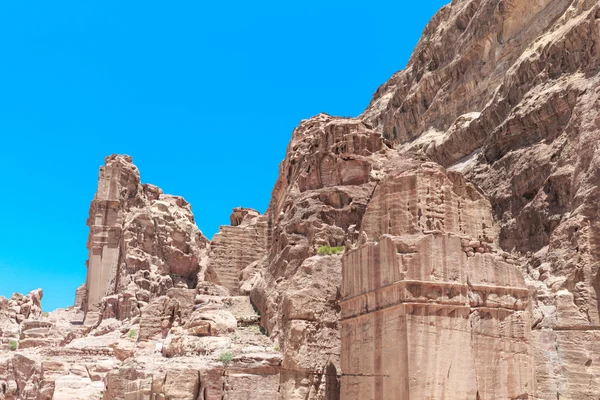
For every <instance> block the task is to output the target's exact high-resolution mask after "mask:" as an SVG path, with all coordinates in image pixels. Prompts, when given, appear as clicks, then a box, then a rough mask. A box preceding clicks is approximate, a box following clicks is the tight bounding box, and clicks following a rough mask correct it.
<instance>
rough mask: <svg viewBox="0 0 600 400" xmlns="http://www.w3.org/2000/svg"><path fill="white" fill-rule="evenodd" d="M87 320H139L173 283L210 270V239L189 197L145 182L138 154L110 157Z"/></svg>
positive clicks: (93, 243)
mask: <svg viewBox="0 0 600 400" xmlns="http://www.w3.org/2000/svg"><path fill="white" fill-rule="evenodd" d="M88 226H89V227H90V236H89V239H88V249H89V259H88V275H87V281H86V292H85V296H84V298H85V302H84V303H83V308H84V310H85V311H86V323H88V324H90V325H93V324H95V323H97V322H98V321H99V320H100V316H102V317H104V318H117V319H125V318H133V317H135V316H137V315H139V314H140V310H141V308H143V307H145V305H146V304H148V303H149V302H150V301H151V300H152V299H153V298H155V297H158V296H163V295H166V293H167V290H169V289H170V288H173V287H180V288H195V287H196V283H197V282H198V281H199V280H200V281H203V280H204V278H205V274H206V272H207V267H206V263H207V253H208V243H209V242H208V240H207V239H206V238H205V237H204V235H202V232H200V230H199V229H198V227H197V226H196V224H195V223H194V216H193V214H192V212H191V207H190V205H189V203H187V202H186V201H185V200H184V199H183V198H182V197H179V196H172V195H166V194H164V193H163V192H162V190H161V189H160V188H158V187H156V186H153V185H148V184H141V183H140V175H139V172H138V169H137V167H136V166H135V165H133V164H132V162H131V157H128V156H117V155H113V156H110V157H107V158H106V160H105V166H104V167H102V168H101V169H100V175H99V179H98V191H97V193H96V196H95V197H94V200H93V201H92V205H91V207H90V217H89V219H88Z"/></svg>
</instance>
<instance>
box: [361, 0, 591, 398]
mask: <svg viewBox="0 0 600 400" xmlns="http://www.w3.org/2000/svg"><path fill="white" fill-rule="evenodd" d="M599 21H600V5H599V4H598V2H596V1H586V0H578V1H566V0H541V1H523V0H512V1H486V0H482V1H470V0H463V1H453V2H452V4H450V5H448V6H446V7H444V8H443V9H442V10H440V12H438V13H437V14H436V16H435V17H434V18H433V19H432V21H431V22H430V23H429V25H428V26H427V28H426V29H425V31H424V33H423V37H422V39H421V41H420V42H419V44H418V45H417V47H416V49H415V52H414V54H413V56H412V58H411V60H410V62H409V63H408V65H407V67H406V68H405V69H404V70H403V71H400V72H398V73H396V74H395V75H394V76H393V77H392V78H391V79H390V80H389V81H388V82H386V83H385V84H384V85H382V86H381V87H380V88H379V89H378V90H377V92H376V94H375V96H374V97H373V100H372V102H371V104H370V106H369V107H368V109H367V110H366V111H365V113H364V114H363V115H362V116H361V119H362V120H363V121H365V122H367V123H369V124H371V125H373V126H374V129H375V130H376V131H378V132H380V133H382V134H383V136H384V137H386V138H388V139H390V140H392V141H394V142H395V143H396V145H397V147H398V148H399V150H400V151H410V152H413V153H414V152H416V153H417V154H422V155H424V156H426V157H428V158H429V159H430V160H432V161H434V162H437V163H439V164H440V165H442V166H444V167H446V168H449V169H450V170H454V171H461V172H462V173H463V174H464V176H465V177H466V179H468V180H469V181H471V182H472V183H474V184H476V185H477V186H478V187H479V188H480V189H481V190H482V192H483V195H484V196H485V197H486V198H487V199H488V201H489V202H490V204H491V209H492V215H493V217H494V220H495V222H496V223H497V225H498V227H499V242H498V244H499V246H500V248H501V249H503V250H504V251H507V252H509V253H511V254H512V255H513V256H514V257H516V258H519V262H518V263H517V266H518V267H519V269H520V270H521V271H522V272H523V273H524V274H525V278H526V281H527V282H528V284H529V285H530V286H531V289H532V298H531V301H530V302H531V307H532V309H531V313H532V316H533V320H532V332H531V344H532V347H533V356H532V359H533V361H534V364H535V378H534V383H535V387H536V389H535V392H531V391H530V393H531V395H530V397H531V398H536V399H550V398H551V399H554V398H560V399H593V398H597V397H599V396H600V389H598V388H599V387H600V385H599V383H600V382H598V377H599V376H600V370H599V369H598V368H600V363H599V362H598V359H599V358H600V349H599V348H598V346H597V345H596V343H597V342H598V335H599V334H600V333H599V332H600V331H598V326H600V325H599V324H600V319H599V318H600V317H599V309H600V306H599V293H600V283H599V282H600V279H599V273H598V271H599V270H600V268H599V263H598V259H599V257H598V256H599V255H600V254H599V252H598V245H597V242H598V240H597V239H596V238H597V237H600V236H599V233H598V218H599V216H600V211H599V209H598V195H599V193H600V190H599V183H600V179H599V176H598V171H599V168H598V166H599V157H598V154H600V153H599V152H598V146H597V143H598V138H599V137H600V122H599V121H600V118H598V111H597V109H598V87H599V85H598V83H599V79H598V65H599V61H600V47H598V45H597V43H598V37H599V33H600V30H599V29H600V22H599ZM482 398H483V397H482Z"/></svg>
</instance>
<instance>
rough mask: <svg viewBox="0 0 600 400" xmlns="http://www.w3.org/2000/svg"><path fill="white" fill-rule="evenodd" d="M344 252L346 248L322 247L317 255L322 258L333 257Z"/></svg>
mask: <svg viewBox="0 0 600 400" xmlns="http://www.w3.org/2000/svg"><path fill="white" fill-rule="evenodd" d="M343 252H344V246H337V247H331V246H321V247H319V250H317V254H318V255H320V256H331V255H334V254H342V253H343Z"/></svg>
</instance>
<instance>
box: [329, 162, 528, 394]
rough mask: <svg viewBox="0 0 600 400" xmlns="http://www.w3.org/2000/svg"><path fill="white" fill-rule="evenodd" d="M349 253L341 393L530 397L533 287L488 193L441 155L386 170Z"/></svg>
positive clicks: (344, 281) (345, 267)
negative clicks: (500, 235)
mask: <svg viewBox="0 0 600 400" xmlns="http://www.w3.org/2000/svg"><path fill="white" fill-rule="evenodd" d="M362 230H363V232H364V236H363V238H364V240H363V241H361V242H359V243H358V245H357V246H356V247H355V248H353V249H352V250H350V251H348V252H347V253H346V254H345V255H344V256H343V258H342V270H343V275H342V276H343V278H342V301H341V308H342V334H341V338H342V364H341V366H342V371H343V373H344V375H343V377H342V398H345V399H355V398H356V399H360V398H381V399H426V398H431V399H441V398H453V399H478V398H479V399H497V398H528V397H529V396H530V395H531V394H532V389H533V379H532V378H533V362H532V359H531V354H530V353H531V352H530V347H529V340H530V315H529V312H528V311H527V306H528V295H529V293H528V289H527V287H526V286H525V281H524V279H523V275H522V274H521V272H520V271H519V270H518V269H517V268H516V266H514V265H512V264H513V261H512V260H511V258H510V256H509V255H508V254H506V253H504V252H502V251H501V250H499V248H498V246H497V230H496V229H494V223H493V219H492V215H491V207H490V204H489V202H488V201H487V200H486V199H485V198H484V197H483V196H482V194H481V193H479V192H478V191H477V190H476V189H475V187H473V186H472V185H469V184H467V183H466V182H465V181H464V179H463V178H462V177H461V176H460V174H457V173H449V174H446V172H445V171H444V169H443V168H442V167H440V166H439V165H436V164H433V163H423V164H421V165H420V166H419V167H417V168H415V169H411V170H408V171H404V172H397V173H391V174H388V176H386V177H385V178H384V179H383V180H382V181H381V182H380V183H379V185H378V186H377V188H376V189H375V192H374V194H373V197H372V199H371V201H370V202H369V205H368V207H367V210H366V213H365V216H364V218H363V222H362Z"/></svg>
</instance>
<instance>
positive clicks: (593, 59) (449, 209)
mask: <svg viewBox="0 0 600 400" xmlns="http://www.w3.org/2000/svg"><path fill="white" fill-rule="evenodd" d="M599 37H600V5H599V4H598V2H597V1H591V0H536V1H525V0H502V1H497V0H455V1H453V2H452V3H451V4H449V5H448V6H446V7H444V8H442V9H441V10H440V11H439V12H438V13H437V14H436V15H435V16H434V17H433V19H432V21H431V22H430V23H429V24H428V26H427V27H426V28H425V31H424V32H423V37H422V39H421V41H420V42H419V44H418V45H417V47H416V49H415V52H414V54H413V56H412V57H411V59H410V61H409V63H408V65H407V67H406V68H405V69H404V70H403V71H400V72H398V73H396V74H394V75H393V76H392V77H391V79H390V80H389V81H388V82H386V83H385V84H383V85H382V86H381V87H380V88H379V89H378V90H377V92H376V93H375V95H374V97H373V99H372V101H371V103H370V105H369V107H368V108H367V109H366V110H365V112H364V113H363V114H362V115H361V116H359V117H357V118H336V117H332V116H329V115H326V114H319V115H317V116H315V117H313V118H310V119H308V120H305V121H302V122H301V123H300V125H299V126H298V128H296V129H295V130H294V132H293V134H292V139H291V142H290V144H289V146H288V149H287V152H286V157H285V159H284V161H283V162H282V163H281V165H280V170H279V177H278V179H277V182H276V184H275V187H274V189H273V193H272V199H271V202H270V204H269V207H268V209H267V210H266V212H265V213H264V214H263V215H261V214H259V213H258V212H256V211H255V210H251V209H245V208H237V209H235V210H234V211H233V213H232V215H231V221H230V222H231V226H228V227H222V228H221V230H220V232H219V233H218V234H217V235H215V237H214V238H213V240H212V242H211V243H209V241H208V240H207V239H206V238H204V236H203V235H202V234H201V232H200V231H199V230H198V228H197V227H196V225H195V223H194V219H193V215H192V213H191V208H190V206H189V204H188V203H186V202H185V200H183V199H182V198H181V197H176V196H169V195H165V194H164V193H162V191H161V190H160V189H159V188H157V187H155V186H152V185H144V184H141V183H140V177H139V172H138V171H137V168H136V167H135V166H134V165H133V164H132V163H131V159H130V158H129V157H127V156H110V157H108V158H107V159H106V165H105V167H103V168H102V169H101V172H100V179H99V183H98V192H97V194H96V197H95V199H94V201H93V202H92V207H91V209H90V218H89V220H88V225H89V226H90V236H89V240H88V248H89V252H90V253H89V254H90V257H89V261H88V277H87V282H86V285H85V286H84V287H83V288H80V289H78V291H77V296H76V302H75V305H76V307H73V308H70V309H67V310H58V311H56V312H53V313H50V315H49V316H48V317H45V316H43V315H42V314H41V309H40V307H39V300H36V299H35V298H34V297H35V296H32V297H30V298H29V299H28V300H27V301H24V298H23V297H22V296H19V295H17V297H16V298H13V299H11V300H7V299H3V298H0V321H2V322H3V324H2V326H1V327H0V330H1V334H2V353H1V355H0V399H21V398H27V399H50V398H65V399H67V398H68V399H77V398H82V399H99V398H102V399H104V400H112V399H142V398H155V399H167V398H169V399H190V398H193V399H203V400H206V399H217V398H220V399H290V400H291V399H303V400H317V399H319V400H338V399H344V400H349V399H359V398H360V399H362V398H365V399H387V398H394V399H396V398H401V399H413V400H416V399H423V398H448V399H457V400H462V399H465V400H466V399H469V400H471V399H478V400H484V399H499V398H503V399H504V398H506V399H526V398H529V399H538V400H548V399H572V400H580V399H590V400H591V399H597V398H600V389H599V388H600V382H599V381H598V379H599V378H598V377H599V376H600V370H599V368H600V347H599V346H598V343H600V341H599V339H600V330H599V329H598V327H599V326H600V300H599V297H600V296H599V293H600V272H599V271H600V264H599V261H598V259H599V257H600V250H599V249H600V239H599V238H600V232H599V231H598V219H599V217H600V210H599V208H598V198H599V196H600V189H599V187H600V176H599V172H598V171H600V158H599V156H598V154H600V151H599V148H598V145H597V144H598V142H599V138H600V122H599V121H600V117H599V115H598V108H599V107H598V98H599V90H598V88H599V85H598V84H599V83H600V82H599V78H598V65H600V59H599V58H600V46H599ZM320 249H324V251H321V252H320V251H319V250H320ZM326 253H332V254H330V255H325V254H326ZM40 294H41V293H40ZM39 297H40V298H41V296H39ZM255 310H256V311H255ZM84 313H85V316H86V318H85V323H83V315H84ZM11 340H14V341H17V342H18V344H19V346H18V347H19V348H18V349H17V350H15V351H12V350H10V341H11ZM53 396H54V397H53Z"/></svg>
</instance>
